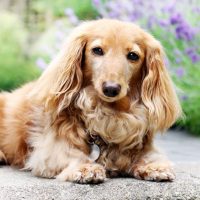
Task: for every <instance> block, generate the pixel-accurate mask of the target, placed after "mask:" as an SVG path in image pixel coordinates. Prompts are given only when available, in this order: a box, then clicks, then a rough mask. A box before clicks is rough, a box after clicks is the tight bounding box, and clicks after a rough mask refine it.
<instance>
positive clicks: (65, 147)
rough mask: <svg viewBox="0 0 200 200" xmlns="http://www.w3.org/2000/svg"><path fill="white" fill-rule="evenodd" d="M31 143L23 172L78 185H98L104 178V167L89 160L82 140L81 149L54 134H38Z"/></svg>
mask: <svg viewBox="0 0 200 200" xmlns="http://www.w3.org/2000/svg"><path fill="white" fill-rule="evenodd" d="M72 134H74V135H75V133H72ZM75 139H77V138H73V140H75ZM79 139H80V138H79ZM31 141H32V147H33V151H32V152H31V153H30V156H29V159H28V160H27V162H26V166H25V169H30V170H31V171H32V173H33V174H34V175H35V176H39V177H45V178H54V177H56V178H57V179H59V180H62V181H73V182H78V183H89V182H92V183H98V182H103V181H104V179H105V178H106V175H105V170H104V168H103V166H102V165H100V164H97V163H94V162H93V160H91V159H90V158H89V151H88V150H85V152H84V149H89V146H88V145H89V144H87V143H86V142H84V141H82V140H81V141H82V142H80V144H81V145H80V146H81V147H82V149H81V147H80V148H78V147H75V146H73V145H72V144H71V143H70V141H69V139H66V138H59V137H56V136H55V133H53V132H49V133H46V134H41V135H40V134H38V135H37V136H34V137H33V138H31ZM87 152H88V153H87Z"/></svg>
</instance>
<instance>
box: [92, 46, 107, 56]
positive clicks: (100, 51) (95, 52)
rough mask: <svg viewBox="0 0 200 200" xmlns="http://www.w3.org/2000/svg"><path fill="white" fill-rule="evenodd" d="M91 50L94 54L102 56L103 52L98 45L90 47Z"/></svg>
mask: <svg viewBox="0 0 200 200" xmlns="http://www.w3.org/2000/svg"><path fill="white" fill-rule="evenodd" d="M92 52H93V53H94V54H96V55H99V56H103V55H104V52H103V49H102V48H100V47H95V48H93V49H92Z"/></svg>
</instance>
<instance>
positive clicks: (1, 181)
mask: <svg viewBox="0 0 200 200" xmlns="http://www.w3.org/2000/svg"><path fill="white" fill-rule="evenodd" d="M156 145H157V146H160V147H161V148H162V149H163V151H165V152H166V154H167V155H168V157H169V158H170V159H171V160H173V161H174V162H175V169H176V174H177V179H176V181H174V182H173V183H167V182H162V183H155V182H147V181H139V180H135V179H132V178H116V179H112V180H111V179H108V180H107V181H106V182H105V183H103V184H99V185H79V184H74V183H68V182H58V181H56V180H48V179H42V178H36V177H33V176H32V175H31V174H30V173H28V172H20V171H17V170H14V169H11V168H10V167H2V168H0V200H21V199H27V200H46V199H48V200H59V199H61V200H62V199H63V200H64V199H66V200H76V199H81V200H90V199H91V200H107V199H108V200H118V199H119V200H125V199H126V200H127V199H133V200H139V199H141V200H143V199H146V200H147V199H148V200H149V199H155V200H161V199H174V200H176V199H179V200H185V199H191V200H194V199H197V200H200V153H199V151H200V138H195V137H191V136H189V135H187V134H186V133H183V132H175V131H169V133H168V134H165V135H163V136H158V137H157V139H156Z"/></svg>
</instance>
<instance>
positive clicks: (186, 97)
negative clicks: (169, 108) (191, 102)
mask: <svg viewBox="0 0 200 200" xmlns="http://www.w3.org/2000/svg"><path fill="white" fill-rule="evenodd" d="M180 98H181V100H182V101H186V100H187V99H188V96H187V95H182V96H180Z"/></svg>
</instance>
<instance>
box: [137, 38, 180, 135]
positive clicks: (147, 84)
mask: <svg viewBox="0 0 200 200" xmlns="http://www.w3.org/2000/svg"><path fill="white" fill-rule="evenodd" d="M146 47H147V48H146V62H145V76H144V80H143V83H142V91H141V97H142V101H143V103H144V104H145V106H146V107H147V108H148V111H149V120H150V123H151V124H150V126H152V128H153V129H154V131H164V130H165V129H167V128H169V127H170V126H171V125H172V124H173V123H174V122H175V121H176V119H177V118H178V117H180V116H181V112H182V111H181V106H180V103H179V100H178V98H177V95H176V93H175V89H174V86H173V83H172V80H171V78H170V76H169V74H168V72H167V69H166V67H165V65H164V52H163V48H162V46H161V45H160V43H159V42H158V41H157V40H155V39H154V38H153V37H151V36H148V39H147V40H146Z"/></svg>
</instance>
